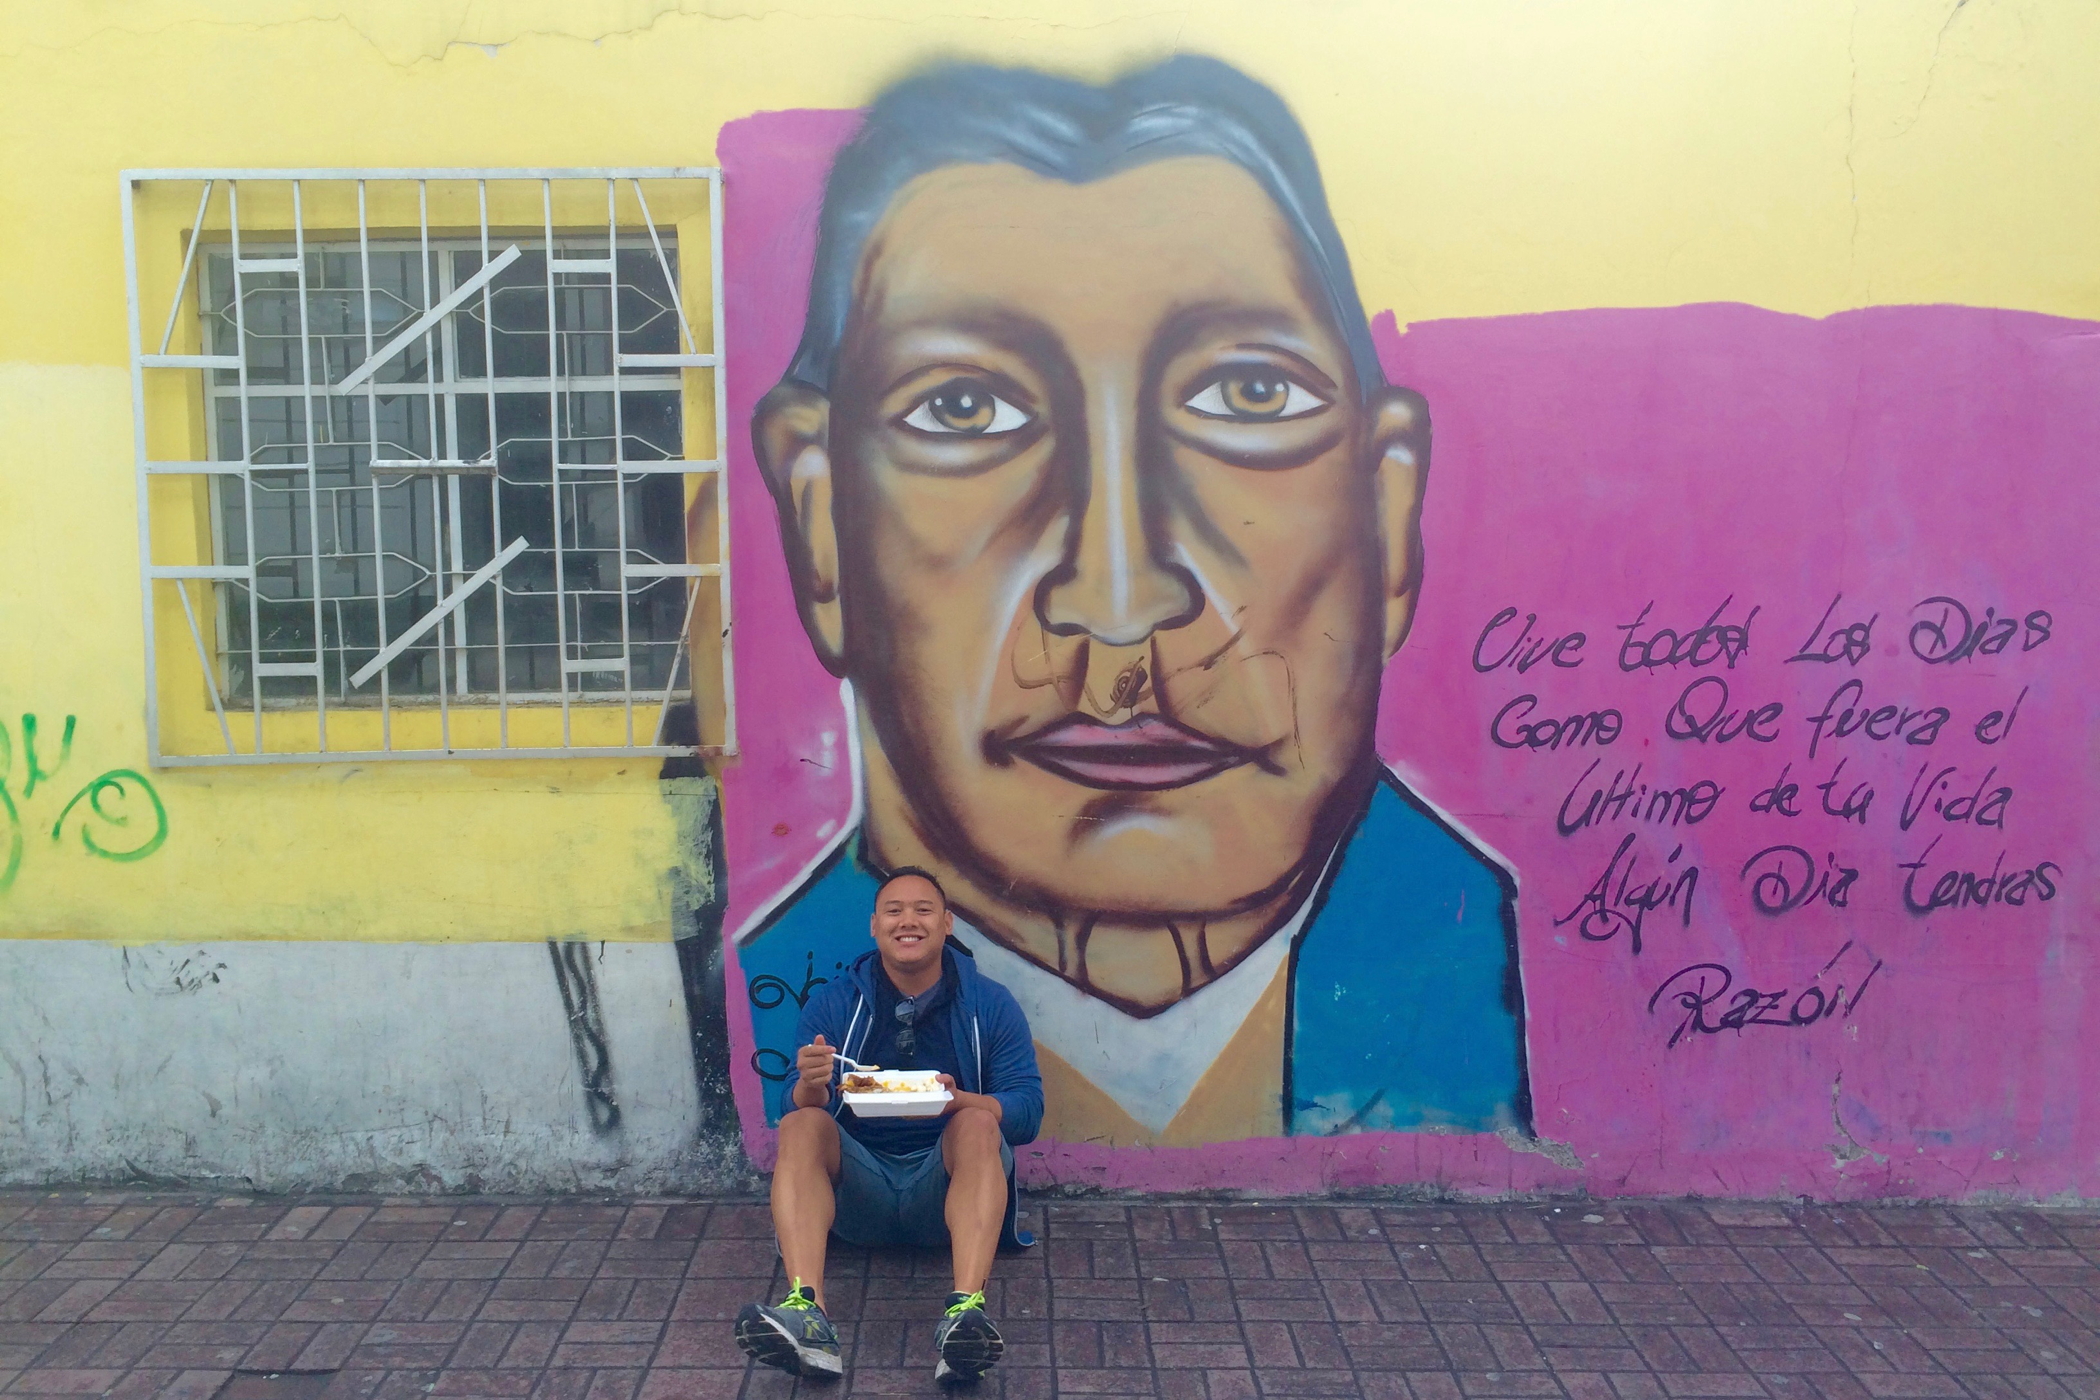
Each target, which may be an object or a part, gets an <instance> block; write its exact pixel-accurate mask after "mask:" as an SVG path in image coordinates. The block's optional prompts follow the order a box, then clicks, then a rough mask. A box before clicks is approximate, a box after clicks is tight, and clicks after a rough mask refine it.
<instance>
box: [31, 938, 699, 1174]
mask: <svg viewBox="0 0 2100 1400" xmlns="http://www.w3.org/2000/svg"><path fill="white" fill-rule="evenodd" d="M588 954H589V957H590V961H591V965H592V969H593V971H594V973H595V976H596V981H597V986H598V995H599V999H600V1002H601V1005H602V1009H603V1024H604V1026H605V1029H606V1032H607V1037H606V1038H607V1041H608V1045H609V1049H610V1057H611V1067H612V1084H613V1093H614V1095H615V1097H616V1100H617V1102H618V1104H619V1109H620V1122H619V1125H618V1127H616V1128H613V1129H611V1130H609V1131H602V1132H601V1131H598V1130H595V1129H594V1128H593V1126H592V1119H591V1115H590V1113H589V1111H588V1105H587V1102H586V1095H585V1092H584V1087H583V1083H582V1076H581V1072H580V1069H579V1065H578V1059H577V1055H576V1052H575V1050H574V1049H573V1048H572V1045H571V1040H570V1034H569V1024H568V1019H567V1016H566V1014H565V1012H564V1009H563V1003H562V998H561V993H560V989H559V986H558V984H557V982H556V978H555V973H554V968H553V964H552V961H551V959H550V957H549V954H548V949H547V946H546V945H545V944H542V943H504V944H486V943H484V944H384V943H206V944H190V943H183V944H161V945H155V946H151V947H144V948H128V949H127V948H119V947H113V946H110V945H108V944H103V943H95V942H86V941H63V940H36V939H13V940H0V1183H9V1184H18V1185H19V1184H28V1183H37V1184H42V1183H47V1182H55V1181H70V1180H81V1179H91V1180H92V1179H103V1180H114V1179H137V1178H141V1177H144V1178H149V1179H150V1178H154V1177H168V1178H181V1179H183V1180H187V1181H218V1182H221V1183H222V1184H224V1185H226V1186H229V1187H241V1188H245V1189H253V1190H297V1189H316V1188H329V1187H335V1188H342V1189H356V1190H368V1191H371V1190H379V1191H385V1190H448V1189H452V1190H458V1189H465V1190H482V1191H492V1192H507V1191H576V1190H601V1189H619V1190H629V1191H634V1190H641V1191H647V1190H673V1189H685V1190H693V1189H706V1188H708V1187H710V1186H714V1185H721V1184H727V1181H726V1179H725V1178H726V1177H733V1176H734V1175H735V1172H736V1168H735V1164H734V1162H728V1163H725V1162H724V1161H722V1160H721V1158H722V1155H723V1154H722V1153H721V1152H720V1151H719V1149H716V1150H703V1149H702V1147H701V1146H700V1143H699V1133H700V1129H701V1126H702V1125H701V1123H700V1109H699V1103H698V1096H697V1094H696V1092H695V1088H694V1074H693V1059H692V1051H691V1042H690V1039H689V1036H688V1031H687V1020H686V1010H685V1004H684V995H683V992H682V991H681V989H680V982H679V974H678V960H677V954H676V952H675V950H674V949H673V947H672V946H671V945H670V944H669V943H660V944H641V943H611V944H603V945H600V944H591V945H589V946H588ZM731 1131H732V1132H733V1127H732V1129H731ZM732 1140H733V1139H732Z"/></svg>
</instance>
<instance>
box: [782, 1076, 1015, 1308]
mask: <svg viewBox="0 0 2100 1400" xmlns="http://www.w3.org/2000/svg"><path fill="white" fill-rule="evenodd" d="M838 1179H839V1125H838V1123H837V1122H836V1121H835V1120H834V1119H833V1118H832V1116H831V1113H830V1111H829V1110H827V1109H822V1108H798V1109H796V1110H795V1111H794V1112H792V1113H790V1114H788V1115H787V1117H785V1118H783V1119H781V1120H780V1155H779V1159H778V1160H777V1161H776V1162H775V1163H774V1166H773V1233H774V1234H775V1235H777V1236H778V1237H779V1239H780V1259H781V1263H782V1264H783V1265H785V1266H786V1268H787V1275H788V1280H789V1283H790V1286H792V1284H793V1281H794V1280H795V1279H798V1278H799V1279H801V1280H802V1282H804V1283H805V1284H807V1285H809V1287H811V1288H813V1289H815V1290H816V1294H817V1306H818V1307H820V1308H821V1307H823V1306H824V1247H825V1244H826V1243H827V1241H828V1240H829V1238H830V1235H831V1222H832V1219H833V1217H834V1216H835V1215H836V1214H837V1212H838ZM1004 1184H1005V1183H1004V1181H1003V1180H1002V1181H1001V1185H1002V1187H1003V1186H1004ZM1002 1208H1003V1201H1002ZM986 1262H987V1266H989V1262H990V1261H989V1257H987V1261H986Z"/></svg>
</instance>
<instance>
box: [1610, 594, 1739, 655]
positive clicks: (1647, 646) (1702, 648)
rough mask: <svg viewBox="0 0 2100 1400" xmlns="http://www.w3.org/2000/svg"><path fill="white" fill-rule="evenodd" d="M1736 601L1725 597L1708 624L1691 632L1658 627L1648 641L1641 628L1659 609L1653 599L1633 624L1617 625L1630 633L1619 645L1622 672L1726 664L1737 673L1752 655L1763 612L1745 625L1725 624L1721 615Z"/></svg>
mask: <svg viewBox="0 0 2100 1400" xmlns="http://www.w3.org/2000/svg"><path fill="white" fill-rule="evenodd" d="M1734 601H1735V595H1734V594H1730V595H1729V596H1728V597H1726V598H1723V599H1722V600H1721V604H1720V606H1719V607H1717V608H1715V609H1714V610H1713V612H1711V613H1709V614H1708V615H1707V619H1706V621H1705V622H1704V623H1702V624H1701V625H1699V626H1697V627H1694V628H1692V629H1691V630H1689V631H1685V632H1679V631H1676V630H1675V629H1673V628H1669V627H1658V628H1656V629H1655V630H1654V631H1653V632H1651V633H1649V634H1648V635H1647V636H1646V637H1645V638H1644V637H1642V636H1641V628H1642V626H1643V625H1645V624H1646V622H1647V621H1648V614H1649V612H1650V611H1652V610H1653V609H1654V607H1655V603H1654V600H1653V599H1651V600H1649V601H1648V602H1647V603H1645V604H1643V605H1642V606H1641V611H1640V613H1639V615H1638V616H1636V617H1635V618H1634V619H1633V621H1631V622H1621V623H1619V624H1617V627H1618V630H1619V631H1621V632H1624V633H1625V634H1626V640H1624V641H1623V642H1620V643H1619V669H1620V670H1622V671H1653V670H1656V669H1658V668H1660V667H1664V666H1690V667H1692V668H1693V669H1694V670H1697V669H1698V668H1700V667H1702V666H1711V665H1713V664H1714V663H1715V662H1716V661H1725V662H1726V663H1727V664H1728V668H1729V669H1730V670H1734V669H1735V663H1736V662H1738V661H1741V660H1742V659H1743V658H1744V657H1745V656H1746V655H1748V654H1749V651H1750V624H1752V623H1753V622H1755V621H1757V614H1758V611H1759V610H1758V609H1757V608H1755V607H1753V608H1751V609H1750V612H1749V614H1748V615H1747V616H1745V617H1744V618H1743V620H1742V621H1741V622H1723V621H1721V614H1722V613H1724V612H1726V611H1727V610H1728V605H1729V604H1730V603H1733V602H1734Z"/></svg>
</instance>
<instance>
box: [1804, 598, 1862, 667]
mask: <svg viewBox="0 0 2100 1400" xmlns="http://www.w3.org/2000/svg"><path fill="white" fill-rule="evenodd" d="M1844 596H1845V595H1844V594H1842V593H1839V594H1837V595H1835V596H1834V597H1832V598H1831V600H1830V606H1829V607H1827V608H1825V609H1823V616H1822V617H1821V618H1820V619H1818V620H1817V622H1816V625H1815V626H1814V627H1811V628H1810V629H1809V631H1808V636H1807V637H1806V638H1805V639H1804V640H1803V641H1802V643H1801V647H1800V649H1799V650H1798V651H1796V652H1795V653H1794V654H1793V655H1792V656H1789V657H1788V658H1787V661H1788V662H1795V661H1817V662H1829V661H1842V662H1844V663H1845V664H1846V665H1848V666H1857V665H1858V664H1859V663H1860V661H1861V659H1862V658H1864V657H1865V656H1866V655H1867V653H1868V651H1869V650H1871V649H1872V647H1873V644H1874V624H1875V623H1876V622H1878V621H1880V620H1881V614H1880V613H1875V614H1874V615H1873V616H1872V617H1870V618H1868V619H1867V620H1866V621H1865V622H1853V623H1847V624H1845V625H1844V626H1841V627H1833V628H1831V629H1830V631H1829V632H1828V633H1825V632H1824V631H1823V627H1824V624H1825V623H1828V622H1829V621H1830V615H1831V614H1832V613H1834V612H1836V611H1837V605H1838V604H1839V603H1840V602H1841V601H1843V600H1844ZM1818 637H1821V638H1822V640H1821V641H1820V642H1819V641H1817V640H1816V639H1817V638H1818Z"/></svg>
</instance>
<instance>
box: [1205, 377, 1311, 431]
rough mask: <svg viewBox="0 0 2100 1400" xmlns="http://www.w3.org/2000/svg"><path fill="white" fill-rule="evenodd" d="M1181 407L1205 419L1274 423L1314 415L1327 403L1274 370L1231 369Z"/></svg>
mask: <svg viewBox="0 0 2100 1400" xmlns="http://www.w3.org/2000/svg"><path fill="white" fill-rule="evenodd" d="M1183 407H1185V408H1188V409H1191V410H1193V411H1195V412H1197V413H1200V414H1202V415H1203V416H1204V417H1206V418H1226V419H1231V420H1232V421H1234V422H1239V423H1274V422H1276V421H1278V420H1280V419H1284V418H1303V417H1304V416H1305V415H1306V414H1308V413H1315V412H1317V411H1319V410H1320V409H1323V408H1325V407H1327V400H1325V399H1323V398H1321V397H1320V396H1319V395H1318V394H1315V393H1313V392H1312V391H1311V390H1310V389H1308V388H1306V387H1305V386H1304V385H1302V384H1300V383H1298V382H1297V381H1296V380H1294V379H1290V378H1288V377H1286V376H1284V375H1281V374H1278V373H1276V372H1275V371H1274V370H1235V371H1233V372H1232V373H1230V374H1227V375H1224V376H1222V377H1220V378H1218V379H1214V380H1212V381H1211V382H1210V383H1209V384H1207V385H1205V386H1204V387H1203V388H1202V389H1201V390H1200V391H1198V393H1197V394H1196V396H1195V397H1194V398H1191V399H1190V400H1189V401H1188V402H1187V403H1186V404H1184V405H1183Z"/></svg>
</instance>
